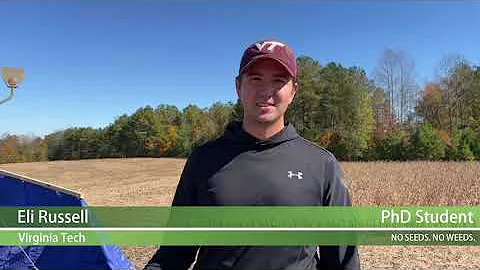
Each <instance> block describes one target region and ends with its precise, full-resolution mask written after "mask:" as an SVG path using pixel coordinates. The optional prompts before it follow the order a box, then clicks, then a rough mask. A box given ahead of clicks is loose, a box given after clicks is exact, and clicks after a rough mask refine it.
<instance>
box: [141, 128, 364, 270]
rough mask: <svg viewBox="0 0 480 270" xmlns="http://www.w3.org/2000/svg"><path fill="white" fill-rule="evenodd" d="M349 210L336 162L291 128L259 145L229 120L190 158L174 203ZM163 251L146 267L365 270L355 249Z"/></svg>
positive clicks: (185, 248)
mask: <svg viewBox="0 0 480 270" xmlns="http://www.w3.org/2000/svg"><path fill="white" fill-rule="evenodd" d="M195 205H199V206H257V205H258V206H312V205H318V206H350V205H351V200H350V196H349V193H348V190H347V188H346V185H345V182H344V177H343V173H342V170H341V168H340V165H339V163H338V161H337V160H336V159H335V157H334V156H333V155H332V154H331V153H330V152H328V151H327V150H326V149H324V148H322V147H319V146H317V145H315V144H313V143H312V142H309V141H308V140H305V139H304V138H302V137H301V136H299V135H298V133H297V132H296V130H295V128H294V127H293V126H292V125H291V124H287V125H286V126H285V128H284V129H283V130H282V131H280V132H279V133H277V134H275V135H274V136H272V137H271V138H269V139H268V140H264V141H262V140H259V139H257V138H255V137H253V136H251V135H250V134H248V133H247V132H245V131H244V130H243V128H242V124H241V122H231V123H230V124H229V125H228V126H227V128H226V130H225V132H224V134H223V136H221V137H220V138H218V139H216V140H214V141H211V142H208V143H206V144H204V145H202V146H200V147H198V148H196V149H195V150H194V151H193V152H192V154H191V155H190V156H189V158H188V160H187V162H186V164H185V167H184V169H183V172H182V175H181V177H180V181H179V184H178V186H177V190H176V193H175V196H174V199H173V202H172V206H195ZM318 250H319V252H318V253H319V254H320V256H318V253H317V247H315V246H285V247H284V246H282V247H272V246H203V247H194V246H181V247H178V246H174V247H172V246H164V247H161V248H160V249H159V250H158V251H157V252H156V253H155V255H154V256H153V257H152V259H151V260H150V261H149V263H148V264H147V265H146V266H145V269H147V270H160V269H161V270H177V269H178V270H180V269H188V267H190V265H191V264H192V263H193V261H194V260H195V256H196V254H197V251H198V257H197V261H196V263H195V266H194V268H193V269H197V270H204V269H245V270H247V269H248V270H256V269H258V270H267V269H299V270H300V269H302V270H310V269H360V262H359V258H358V251H357V248H356V247H354V246H319V247H318Z"/></svg>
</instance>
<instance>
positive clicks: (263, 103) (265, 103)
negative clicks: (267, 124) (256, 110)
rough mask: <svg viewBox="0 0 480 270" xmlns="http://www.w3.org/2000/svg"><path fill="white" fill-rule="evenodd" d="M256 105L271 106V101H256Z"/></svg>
mask: <svg viewBox="0 0 480 270" xmlns="http://www.w3.org/2000/svg"><path fill="white" fill-rule="evenodd" d="M257 106H258V107H269V106H273V103H271V102H257Z"/></svg>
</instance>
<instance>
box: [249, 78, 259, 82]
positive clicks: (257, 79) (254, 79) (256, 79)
mask: <svg viewBox="0 0 480 270" xmlns="http://www.w3.org/2000/svg"><path fill="white" fill-rule="evenodd" d="M250 79H251V80H252V81H255V82H257V81H260V80H262V78H260V77H252V78H250Z"/></svg>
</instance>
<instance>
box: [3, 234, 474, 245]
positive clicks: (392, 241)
mask: <svg viewBox="0 0 480 270" xmlns="http://www.w3.org/2000/svg"><path fill="white" fill-rule="evenodd" d="M105 244H106V245H108V244H115V245H137V246H144V245H228V246H231V245H265V246H269V245H469V246H473V245H474V246H478V245H480V232H479V231H473V232H472V231H462V232H458V231H421V232H419V231H402V232H399V231H361V232H354V231H342V232H340V231H174V232H172V231H169V232H162V231H102V232H98V231H82V230H79V231H61V230H58V231H21V230H19V231H1V232H0V245H20V246H30V245H53V246H68V245H74V246H82V245H105Z"/></svg>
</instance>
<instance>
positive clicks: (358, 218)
mask: <svg viewBox="0 0 480 270" xmlns="http://www.w3.org/2000/svg"><path fill="white" fill-rule="evenodd" d="M0 226H1V227H117V228H120V227H123V228H128V227H212V228H217V227H218V228H220V227H290V228H295V227H308V228H332V227H348V228H480V207H478V206H477V207H421V206H417V207H320V206H307V207H304V206H294V207H292V206H290V207H283V206H282V207H280V206H261V207H260V206H249V207H230V206H229V207H226V206H214V207H88V208H87V207H85V208H81V207H35V208H18V207H16V208H5V207H1V208H0Z"/></svg>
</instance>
